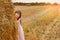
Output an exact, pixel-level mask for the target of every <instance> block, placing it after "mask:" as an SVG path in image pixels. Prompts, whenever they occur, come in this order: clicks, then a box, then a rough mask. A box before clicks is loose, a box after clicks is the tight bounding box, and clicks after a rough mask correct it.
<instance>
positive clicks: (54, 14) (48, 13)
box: [15, 6, 60, 40]
mask: <svg viewBox="0 0 60 40" xmlns="http://www.w3.org/2000/svg"><path fill="white" fill-rule="evenodd" d="M59 7H60V6H15V10H21V12H22V26H23V28H24V32H25V39H26V40H60V38H59V34H55V32H56V33H57V32H58V31H59V29H58V28H60V26H58V25H59V24H60V21H59V20H60V18H59V17H60V8H59ZM56 19H57V20H56ZM54 20H56V21H59V22H57V24H56V21H54ZM49 28H50V29H49ZM59 33H60V32H59Z"/></svg>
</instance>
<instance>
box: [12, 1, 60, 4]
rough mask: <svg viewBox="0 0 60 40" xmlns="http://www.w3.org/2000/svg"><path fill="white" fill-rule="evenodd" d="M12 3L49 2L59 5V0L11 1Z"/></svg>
mask: <svg viewBox="0 0 60 40" xmlns="http://www.w3.org/2000/svg"><path fill="white" fill-rule="evenodd" d="M12 2H26V3H30V2H46V3H47V2H50V3H55V2H56V3H58V4H60V0H12Z"/></svg>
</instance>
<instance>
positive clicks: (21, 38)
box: [15, 10, 25, 40]
mask: <svg viewBox="0 0 60 40" xmlns="http://www.w3.org/2000/svg"><path fill="white" fill-rule="evenodd" d="M15 14H16V18H17V24H18V32H19V33H18V40H25V39H24V31H23V28H22V26H21V22H20V21H21V11H20V10H18V11H16V12H15Z"/></svg>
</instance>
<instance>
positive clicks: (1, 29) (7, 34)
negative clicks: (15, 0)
mask: <svg viewBox="0 0 60 40" xmlns="http://www.w3.org/2000/svg"><path fill="white" fill-rule="evenodd" d="M13 10H14V9H13V5H12V3H11V0H0V40H17V26H16V22H15V21H16V18H15V14H14V12H13Z"/></svg>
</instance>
